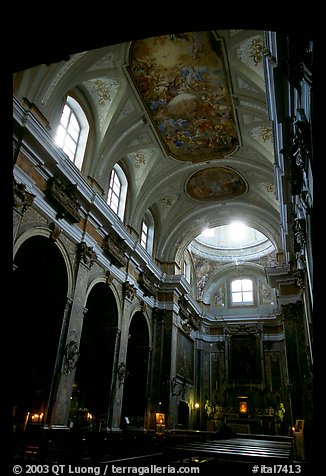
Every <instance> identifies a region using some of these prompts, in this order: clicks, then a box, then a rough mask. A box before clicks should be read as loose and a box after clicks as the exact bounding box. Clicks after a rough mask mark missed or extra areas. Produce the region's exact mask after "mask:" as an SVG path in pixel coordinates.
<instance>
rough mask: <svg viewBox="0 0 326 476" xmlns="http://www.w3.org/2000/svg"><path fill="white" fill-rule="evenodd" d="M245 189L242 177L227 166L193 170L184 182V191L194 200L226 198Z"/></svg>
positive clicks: (237, 195) (236, 194) (241, 192)
mask: <svg viewBox="0 0 326 476" xmlns="http://www.w3.org/2000/svg"><path fill="white" fill-rule="evenodd" d="M246 191H247V184H246V182H245V181H244V179H243V178H242V177H241V176H240V175H239V174H238V173H237V172H236V171H235V170H233V169H231V168H229V167H214V168H209V169H203V170H199V171H198V172H195V173H194V174H193V175H192V176H191V177H190V178H189V180H188V182H187V184H186V192H187V194H188V195H189V196H190V197H191V198H194V199H195V200H226V199H232V198H236V197H239V196H240V195H242V194H244V193H245V192H246Z"/></svg>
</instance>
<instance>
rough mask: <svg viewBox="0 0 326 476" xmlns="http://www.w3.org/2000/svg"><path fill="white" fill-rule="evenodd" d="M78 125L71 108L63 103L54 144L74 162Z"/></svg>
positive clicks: (78, 131) (78, 133)
mask: <svg viewBox="0 0 326 476" xmlns="http://www.w3.org/2000/svg"><path fill="white" fill-rule="evenodd" d="M79 135H80V125H79V122H78V120H77V117H76V115H75V114H74V112H73V110H72V109H71V108H70V107H69V106H68V104H65V106H64V108H63V112H62V115H61V119H60V125H59V127H58V130H57V135H56V138H55V142H56V144H57V145H58V146H59V147H61V149H62V150H63V151H64V152H65V153H66V154H67V155H68V157H69V159H70V160H71V161H72V162H75V159H76V151H77V145H78V140H79Z"/></svg>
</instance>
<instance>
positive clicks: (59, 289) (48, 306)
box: [12, 236, 68, 431]
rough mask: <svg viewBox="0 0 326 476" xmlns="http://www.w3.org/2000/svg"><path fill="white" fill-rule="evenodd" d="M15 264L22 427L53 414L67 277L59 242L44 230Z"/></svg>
mask: <svg viewBox="0 0 326 476" xmlns="http://www.w3.org/2000/svg"><path fill="white" fill-rule="evenodd" d="M14 268H15V271H14V275H13V292H14V299H13V325H12V398H13V406H14V422H13V424H14V427H15V428H16V429H17V431H18V430H19V429H25V428H26V426H27V425H28V424H34V425H36V424H42V423H49V422H50V419H51V415H50V413H51V410H50V403H51V388H53V386H54V384H55V377H56V375H55V366H56V363H57V365H58V362H57V359H58V358H59V355H58V348H59V341H60V334H61V330H62V322H63V316H64V310H65V305H66V300H67V287H68V277H67V270H66V266H65V262H64V259H63V257H62V255H61V253H60V251H59V249H58V247H57V246H56V245H55V243H54V242H53V241H51V240H50V239H48V238H45V237H43V236H34V237H31V238H29V239H28V240H26V241H25V242H24V243H23V244H22V245H21V246H20V248H19V249H18V251H17V253H16V256H15V259H14ZM52 397H53V396H52Z"/></svg>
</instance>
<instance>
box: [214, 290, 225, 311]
mask: <svg viewBox="0 0 326 476" xmlns="http://www.w3.org/2000/svg"><path fill="white" fill-rule="evenodd" d="M224 304H225V296H224V289H223V288H222V287H220V288H219V289H218V290H217V292H216V293H215V295H214V305H215V306H220V307H221V306H224Z"/></svg>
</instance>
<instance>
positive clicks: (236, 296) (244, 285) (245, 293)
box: [231, 279, 254, 304]
mask: <svg viewBox="0 0 326 476" xmlns="http://www.w3.org/2000/svg"><path fill="white" fill-rule="evenodd" d="M231 299H232V304H252V303H253V302H254V297H253V282H252V280H251V279H236V280H234V281H232V283H231Z"/></svg>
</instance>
